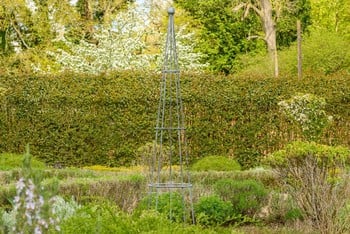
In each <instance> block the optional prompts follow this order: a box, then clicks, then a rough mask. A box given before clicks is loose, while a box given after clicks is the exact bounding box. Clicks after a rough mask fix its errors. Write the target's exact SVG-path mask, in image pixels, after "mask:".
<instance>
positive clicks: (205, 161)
mask: <svg viewBox="0 0 350 234" xmlns="http://www.w3.org/2000/svg"><path fill="white" fill-rule="evenodd" d="M191 169H192V170H193V171H239V170H240V169H241V166H240V165H239V163H238V162H237V161H235V160H233V159H230V158H227V157H224V156H207V157H204V158H202V159H200V160H198V161H197V162H195V163H194V164H193V165H192V167H191Z"/></svg>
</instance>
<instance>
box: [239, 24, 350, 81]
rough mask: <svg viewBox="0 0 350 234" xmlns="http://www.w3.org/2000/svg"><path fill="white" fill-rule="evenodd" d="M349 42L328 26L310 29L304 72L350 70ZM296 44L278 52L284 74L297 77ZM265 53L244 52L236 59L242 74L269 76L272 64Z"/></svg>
mask: <svg viewBox="0 0 350 234" xmlns="http://www.w3.org/2000/svg"><path fill="white" fill-rule="evenodd" d="M349 43H350V41H349V38H347V37H346V36H344V35H341V34H334V33H332V32H330V31H329V30H328V29H323V30H322V29H315V30H311V32H310V34H308V35H307V36H306V35H305V36H304V37H303V42H302V56H303V57H302V70H303V73H304V74H305V75H307V74H308V73H310V72H312V73H318V74H325V75H331V74H336V73H339V72H345V73H349V72H350V53H349V50H346V49H345V48H347V47H348V45H349ZM296 48H297V45H296V43H292V44H291V46H290V47H289V48H286V49H284V50H281V51H279V53H278V55H279V70H280V74H281V75H282V76H285V75H295V76H297V74H298V70H297V49H296ZM268 61H269V58H268V56H266V55H265V54H258V55H255V56H254V55H252V54H247V55H242V56H239V58H238V59H237V60H236V63H237V66H236V67H237V69H238V70H239V71H238V75H239V76H247V75H248V76H249V75H252V74H254V75H256V74H260V75H263V76H264V75H266V74H267V75H268V74H270V73H271V64H270V63H269V62H268Z"/></svg>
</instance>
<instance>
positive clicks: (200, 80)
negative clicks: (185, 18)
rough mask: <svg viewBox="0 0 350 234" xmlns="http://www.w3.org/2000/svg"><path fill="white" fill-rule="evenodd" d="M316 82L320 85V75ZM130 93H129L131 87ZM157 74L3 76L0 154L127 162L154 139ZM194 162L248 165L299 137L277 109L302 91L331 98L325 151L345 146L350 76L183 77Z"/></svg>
mask: <svg viewBox="0 0 350 234" xmlns="http://www.w3.org/2000/svg"><path fill="white" fill-rule="evenodd" d="M315 76H316V77H317V78H314V77H315ZM131 87H132V88H131ZM158 87H159V75H158V74H151V73H149V74H147V73H142V74H141V73H137V72H136V73H135V72H133V73H131V72H122V73H116V74H114V75H111V76H98V77H96V76H79V75H62V76H57V77H53V76H51V77H40V76H29V77H14V76H11V77H1V98H0V104H1V109H2V111H1V112H0V127H1V128H0V133H1V134H0V151H2V152H14V153H16V152H23V149H24V146H25V145H26V144H27V143H29V144H30V146H31V151H32V153H33V155H36V156H37V157H38V158H40V159H42V160H43V161H44V162H46V163H48V164H50V165H54V164H57V163H60V164H61V165H62V166H68V165H75V166H84V165H110V166H115V165H128V164H132V163H135V162H137V161H138V160H139V159H138V158H137V156H136V155H137V149H138V148H139V147H140V146H142V145H144V144H146V143H147V142H151V141H152V140H153V137H154V126H155V120H156V111H157V104H158V98H159V96H158V95H159V94H158V93H159V91H158ZM182 91H183V101H184V107H185V116H186V122H187V123H186V125H187V136H188V144H189V147H190V149H191V151H190V156H191V159H193V160H194V159H199V158H202V157H204V156H208V155H229V156H234V158H235V159H237V160H238V162H239V163H240V164H241V165H242V166H243V167H245V168H246V167H251V166H255V165H257V164H259V159H260V158H261V157H262V156H263V155H265V154H268V153H271V152H273V151H275V150H276V149H279V148H281V147H282V146H283V145H285V144H286V143H287V142H289V141H291V140H294V139H298V138H299V137H300V135H301V132H300V130H299V129H298V127H297V126H296V125H294V124H293V123H290V122H289V121H288V120H287V119H286V118H285V117H284V116H283V115H281V112H280V110H279V107H278V102H279V101H281V100H285V99H289V98H290V97H292V96H294V95H295V94H296V93H297V92H303V93H312V94H315V95H318V96H320V97H323V98H325V99H326V102H327V106H326V108H325V111H326V113H328V114H329V115H332V116H333V117H334V122H333V125H332V127H331V128H330V129H328V130H327V131H326V132H325V134H324V135H323V136H322V138H321V141H322V142H327V143H328V144H332V145H334V144H343V145H350V142H349V139H350V138H349V132H350V131H349V125H348V123H349V122H350V120H349V118H350V113H349V110H350V108H349V100H350V96H349V95H350V79H349V76H348V75H346V74H344V75H341V74H340V75H338V76H334V77H322V76H320V77H319V76H318V75H313V76H309V77H305V79H302V80H297V79H294V78H289V77H284V78H283V79H274V78H260V77H250V78H249V77H246V79H244V80H243V79H239V78H235V77H224V76H214V75H210V74H197V75H195V74H194V75H191V74H185V75H183V77H182Z"/></svg>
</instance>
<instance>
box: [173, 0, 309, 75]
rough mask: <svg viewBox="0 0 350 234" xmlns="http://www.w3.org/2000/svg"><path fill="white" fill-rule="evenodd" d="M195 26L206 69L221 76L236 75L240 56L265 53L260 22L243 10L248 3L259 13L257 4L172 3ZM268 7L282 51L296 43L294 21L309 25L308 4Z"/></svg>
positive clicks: (304, 0)
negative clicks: (270, 10)
mask: <svg viewBox="0 0 350 234" xmlns="http://www.w3.org/2000/svg"><path fill="white" fill-rule="evenodd" d="M175 2H176V3H177V4H178V5H179V6H180V7H182V8H184V9H185V10H186V11H187V12H189V14H190V15H191V16H193V17H194V18H195V19H196V20H197V21H198V23H199V25H200V27H201V30H200V32H199V37H200V38H201V39H200V41H199V43H198V50H199V51H201V52H202V53H204V54H206V55H207V60H206V61H207V62H209V63H210V67H209V68H210V69H211V70H214V71H219V72H224V73H234V72H236V69H237V68H236V67H235V63H236V58H237V56H238V55H240V54H247V53H251V54H254V53H256V52H261V51H265V45H264V43H265V42H264V37H263V36H262V34H263V28H262V22H261V19H260V17H259V15H258V14H257V13H256V12H255V11H254V10H253V8H250V9H249V8H248V7H243V8H240V9H239V10H237V11H236V10H234V8H235V7H237V6H239V5H240V4H242V2H243V3H248V2H250V3H252V5H254V6H255V7H256V8H258V9H259V1H253V2H251V1H232V0H210V1H200V0H195V1H187V0H176V1H175ZM272 5H274V6H275V9H273V13H274V15H273V20H274V21H275V24H276V28H277V35H276V36H277V43H278V45H279V47H281V48H283V47H286V46H289V45H290V44H291V43H292V42H293V41H295V40H296V26H295V25H296V20H297V19H298V18H299V19H301V21H302V23H303V27H304V29H305V30H306V28H307V27H308V26H309V25H310V2H309V1H308V0H298V1H293V2H292V3H291V1H283V2H282V1H281V2H277V3H276V4H274V2H273V3H272Z"/></svg>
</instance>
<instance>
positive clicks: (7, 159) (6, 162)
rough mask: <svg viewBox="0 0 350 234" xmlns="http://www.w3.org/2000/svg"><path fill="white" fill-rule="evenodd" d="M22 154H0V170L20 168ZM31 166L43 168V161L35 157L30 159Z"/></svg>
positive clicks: (22, 158)
mask: <svg viewBox="0 0 350 234" xmlns="http://www.w3.org/2000/svg"><path fill="white" fill-rule="evenodd" d="M23 160H24V157H23V154H10V153H3V154H0V170H3V171H8V170H12V169H18V168H21V167H22V165H23ZM31 166H32V168H36V169H45V168H46V166H45V163H43V162H41V161H40V160H38V159H36V158H32V159H31Z"/></svg>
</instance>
